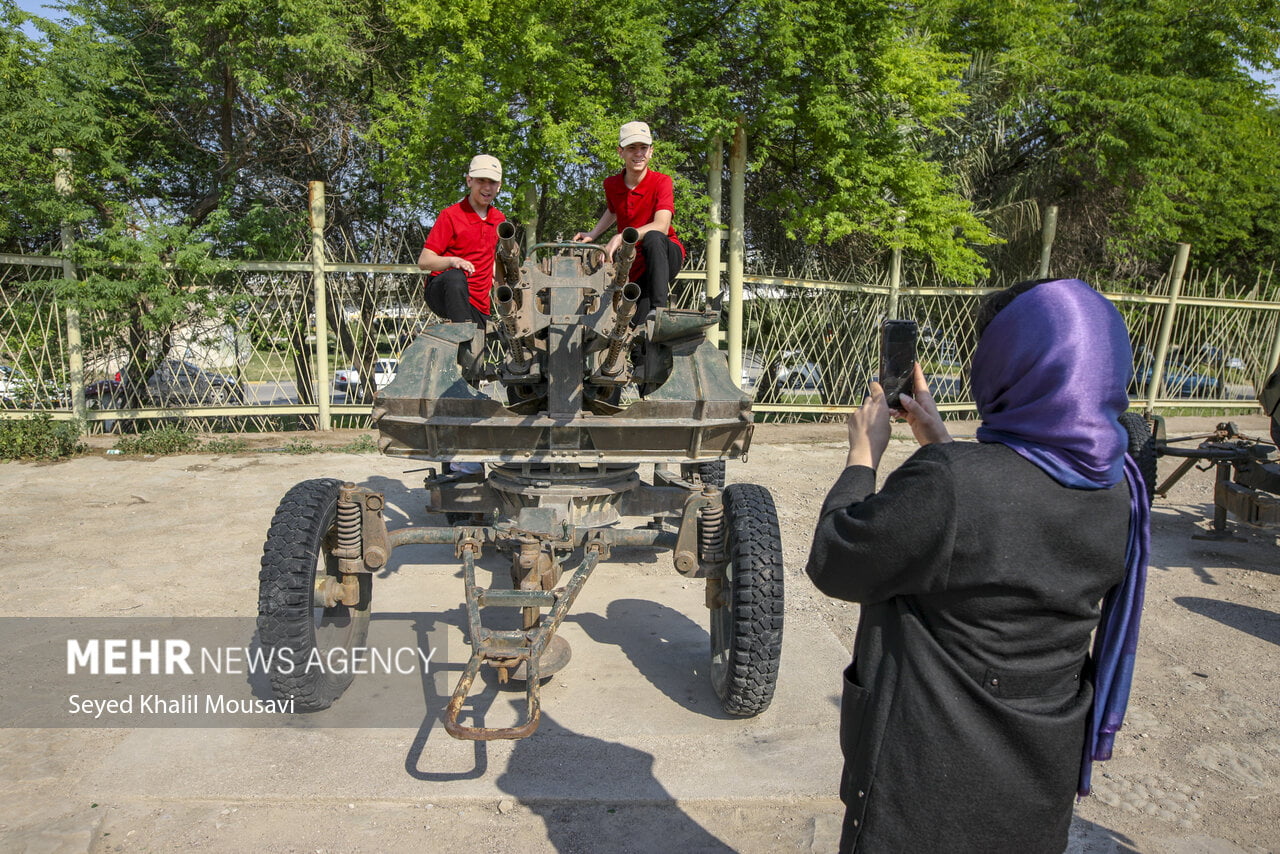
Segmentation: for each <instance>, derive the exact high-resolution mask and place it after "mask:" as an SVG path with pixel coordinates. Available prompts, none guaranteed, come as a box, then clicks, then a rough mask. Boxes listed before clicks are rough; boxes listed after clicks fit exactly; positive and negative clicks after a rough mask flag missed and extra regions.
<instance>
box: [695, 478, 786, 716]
mask: <svg viewBox="0 0 1280 854" xmlns="http://www.w3.org/2000/svg"><path fill="white" fill-rule="evenodd" d="M724 509H725V525H726V531H725V534H726V547H727V549H728V552H729V565H728V567H727V568H726V570H725V574H726V579H725V585H724V587H723V589H722V597H723V599H724V605H722V606H721V607H719V608H717V609H715V610H713V611H712V612H711V684H712V687H713V688H715V692H716V695H717V696H718V697H719V698H720V704H721V706H722V707H723V708H724V710H725V712H727V713H728V714H731V715H739V716H743V717H746V716H750V715H758V714H760V713H761V712H763V711H764V710H765V709H767V708H769V703H770V702H772V700H773V690H774V687H775V685H776V684H777V681H778V664H779V661H780V660H781V658H782V612H783V578H782V537H781V535H780V534H779V532H778V511H777V509H776V508H775V507H774V504H773V496H771V495H770V494H769V491H768V490H767V489H765V488H764V487H762V486H756V485H755V484H750V483H733V484H730V485H729V486H728V488H726V489H725V491H724Z"/></svg>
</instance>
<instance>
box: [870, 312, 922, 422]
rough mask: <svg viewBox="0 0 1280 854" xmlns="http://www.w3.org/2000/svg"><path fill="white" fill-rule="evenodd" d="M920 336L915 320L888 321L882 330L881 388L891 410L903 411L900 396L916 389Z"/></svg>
mask: <svg viewBox="0 0 1280 854" xmlns="http://www.w3.org/2000/svg"><path fill="white" fill-rule="evenodd" d="M919 334H920V330H919V329H918V327H917V326H916V322H915V321H914V320H886V321H885V322H884V325H883V326H881V327H880V385H881V386H882V387H883V388H884V400H885V403H887V404H888V405H889V408H890V409H902V402H901V401H900V400H899V396H900V395H902V394H903V393H906V394H911V392H913V391H914V390H915V388H914V381H915V367H916V338H918V337H919Z"/></svg>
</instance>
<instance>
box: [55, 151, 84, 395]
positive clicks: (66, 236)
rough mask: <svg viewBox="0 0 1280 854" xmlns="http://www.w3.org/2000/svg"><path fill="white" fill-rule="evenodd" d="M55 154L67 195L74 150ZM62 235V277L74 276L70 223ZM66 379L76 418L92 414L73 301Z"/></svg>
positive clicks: (69, 311)
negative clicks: (68, 383) (85, 384)
mask: <svg viewBox="0 0 1280 854" xmlns="http://www.w3.org/2000/svg"><path fill="white" fill-rule="evenodd" d="M53 156H54V157H56V158H58V160H59V165H58V172H57V175H55V176H54V187H55V188H56V189H57V191H58V195H59V196H62V197H63V198H67V197H68V196H70V195H71V192H72V188H71V152H70V151H69V150H68V149H66V148H55V149H54V150H53ZM61 238H62V253H63V257H62V277H63V278H64V279H68V280H74V279H75V278H76V265H75V264H74V263H72V261H71V247H72V243H73V242H74V240H75V237H74V234H73V232H72V230H71V223H69V222H64V223H62V233H61ZM67 379H68V380H70V382H71V409H72V411H74V412H75V414H76V417H77V418H80V419H82V420H83V419H84V418H85V416H87V415H88V414H89V405H88V403H87V402H86V401H85V397H84V341H83V339H81V337H80V309H78V308H76V307H75V306H74V305H70V306H67Z"/></svg>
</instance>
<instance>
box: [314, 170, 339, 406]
mask: <svg viewBox="0 0 1280 854" xmlns="http://www.w3.org/2000/svg"><path fill="white" fill-rule="evenodd" d="M309 190H310V193H311V204H310V213H311V287H312V289H313V291H314V294H313V296H314V298H315V312H316V376H315V382H314V384H313V385H314V387H313V389H312V394H314V395H315V401H316V412H317V414H318V419H319V424H317V425H316V426H318V427H319V428H320V429H321V430H332V429H333V420H332V418H331V416H330V413H329V319H328V316H327V313H326V312H327V309H326V305H325V300H326V299H327V294H326V290H327V288H328V285H327V284H326V282H325V278H324V273H325V250H324V219H325V211H324V181H312V182H311V184H310V185H309Z"/></svg>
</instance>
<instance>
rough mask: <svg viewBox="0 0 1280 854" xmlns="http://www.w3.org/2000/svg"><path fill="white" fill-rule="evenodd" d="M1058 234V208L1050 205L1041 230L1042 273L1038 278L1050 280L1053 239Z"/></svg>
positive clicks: (1040, 272)
mask: <svg viewBox="0 0 1280 854" xmlns="http://www.w3.org/2000/svg"><path fill="white" fill-rule="evenodd" d="M1057 233H1058V206H1057V205H1049V210H1047V211H1045V213H1044V225H1043V227H1042V228H1041V229H1040V271H1039V273H1038V275H1037V278H1040V279H1047V278H1049V256H1050V255H1051V254H1052V253H1053V238H1054V236H1055V235H1057Z"/></svg>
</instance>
